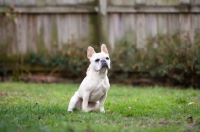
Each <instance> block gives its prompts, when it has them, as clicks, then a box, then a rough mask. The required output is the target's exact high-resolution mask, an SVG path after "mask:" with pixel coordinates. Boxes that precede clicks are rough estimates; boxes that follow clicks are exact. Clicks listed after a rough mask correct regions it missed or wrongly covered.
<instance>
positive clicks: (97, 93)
mask: <svg viewBox="0 0 200 132" xmlns="http://www.w3.org/2000/svg"><path fill="white" fill-rule="evenodd" d="M108 89H109V86H108V85H107V84H105V83H99V84H96V85H94V87H93V90H92V92H91V94H90V98H89V101H92V102H93V101H98V100H100V98H101V97H102V96H104V95H105V94H106V92H107V91H108Z"/></svg>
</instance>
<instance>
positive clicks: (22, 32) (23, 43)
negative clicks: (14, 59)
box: [17, 15, 28, 54]
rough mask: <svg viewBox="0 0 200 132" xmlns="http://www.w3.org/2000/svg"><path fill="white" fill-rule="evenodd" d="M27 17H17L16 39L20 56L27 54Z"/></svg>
mask: <svg viewBox="0 0 200 132" xmlns="http://www.w3.org/2000/svg"><path fill="white" fill-rule="evenodd" d="M27 23H28V22H27V16H24V15H22V16H20V17H18V25H17V35H18V36H17V39H18V50H19V53H21V54H26V53H27V44H28V40H27V39H28V38H27V31H28V29H27Z"/></svg>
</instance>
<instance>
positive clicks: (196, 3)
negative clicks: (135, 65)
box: [0, 0, 200, 55]
mask: <svg viewBox="0 0 200 132" xmlns="http://www.w3.org/2000/svg"><path fill="white" fill-rule="evenodd" d="M198 28H200V0H0V48H1V49H0V52H3V51H4V52H6V54H7V55H13V54H18V53H20V54H26V53H28V52H35V53H37V52H38V51H39V50H40V48H41V47H43V48H45V49H47V50H48V51H49V52H51V50H52V49H55V48H56V49H58V50H62V49H63V47H64V46H65V45H66V44H70V43H73V42H76V43H80V45H81V44H82V43H86V44H88V45H90V44H100V43H106V44H109V45H110V47H111V48H114V47H115V45H116V44H117V43H120V41H121V40H127V41H129V42H131V43H133V44H136V45H137V47H139V48H140V47H144V46H145V41H146V39H147V38H148V37H150V36H155V35H157V34H174V33H176V32H177V31H183V32H187V33H189V35H190V38H191V40H193V38H194V33H195V30H196V29H198Z"/></svg>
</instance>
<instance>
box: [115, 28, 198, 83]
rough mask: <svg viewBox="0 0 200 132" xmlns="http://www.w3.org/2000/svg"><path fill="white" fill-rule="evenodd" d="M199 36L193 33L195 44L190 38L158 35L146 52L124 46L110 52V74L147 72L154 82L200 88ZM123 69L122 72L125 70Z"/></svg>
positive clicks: (131, 46)
mask: <svg viewBox="0 0 200 132" xmlns="http://www.w3.org/2000/svg"><path fill="white" fill-rule="evenodd" d="M199 36H200V32H199V30H197V31H196V35H195V39H194V42H191V40H190V37H189V35H185V36H183V35H182V33H177V34H175V35H172V36H168V35H165V36H163V35H158V36H156V37H154V38H150V39H148V40H147V44H146V47H145V49H137V48H136V47H135V46H134V45H131V44H129V43H128V42H124V43H122V44H121V45H118V46H116V49H115V50H114V52H113V55H114V56H113V57H115V60H118V62H117V63H116V62H115V60H114V63H113V65H114V66H113V68H114V69H113V70H114V71H118V70H119V69H121V70H122V73H123V72H125V73H124V74H127V72H145V71H147V72H149V76H148V77H151V78H155V79H161V78H162V79H163V78H164V79H165V81H167V80H168V82H169V83H171V84H172V85H184V86H187V87H189V86H193V87H200V83H199V82H198V80H199V79H200V60H199V59H198V58H200V37H199ZM124 67H125V68H124Z"/></svg>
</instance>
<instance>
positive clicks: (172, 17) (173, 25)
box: [168, 14, 180, 35]
mask: <svg viewBox="0 0 200 132" xmlns="http://www.w3.org/2000/svg"><path fill="white" fill-rule="evenodd" d="M179 29H180V24H179V15H178V14H169V15H168V33H169V34H170V35H172V34H175V33H177V32H178V30H179Z"/></svg>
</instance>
